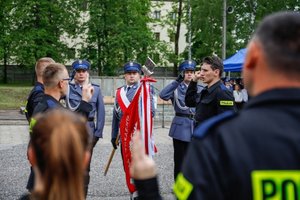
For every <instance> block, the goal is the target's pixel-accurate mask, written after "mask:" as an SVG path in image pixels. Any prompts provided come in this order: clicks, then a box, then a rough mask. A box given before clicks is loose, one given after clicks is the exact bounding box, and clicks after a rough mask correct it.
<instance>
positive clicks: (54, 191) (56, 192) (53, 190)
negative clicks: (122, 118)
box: [20, 108, 90, 200]
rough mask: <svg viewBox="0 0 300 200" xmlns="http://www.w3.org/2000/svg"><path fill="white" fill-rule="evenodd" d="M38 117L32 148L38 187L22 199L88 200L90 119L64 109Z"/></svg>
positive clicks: (30, 153)
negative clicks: (86, 172)
mask: <svg viewBox="0 0 300 200" xmlns="http://www.w3.org/2000/svg"><path fill="white" fill-rule="evenodd" d="M35 118H36V123H35V124H34V126H33V128H32V133H31V135H30V145H29V148H28V157H29V161H30V163H31V165H32V167H33V169H34V172H35V186H34V189H33V191H32V193H31V194H26V195H24V196H22V197H21V198H20V200H26V199H35V200H57V199H60V200H69V199H76V200H84V199H85V197H84V172H85V169H86V167H87V165H88V163H89V160H90V152H89V148H90V137H89V133H88V129H87V126H86V120H85V119H84V118H83V117H82V116H80V115H78V114H76V113H73V112H71V111H68V110H66V109H62V108H60V109H52V110H49V111H47V112H46V113H44V114H39V115H37V116H36V117H35Z"/></svg>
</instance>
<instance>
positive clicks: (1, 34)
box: [0, 0, 14, 83]
mask: <svg viewBox="0 0 300 200" xmlns="http://www.w3.org/2000/svg"><path fill="white" fill-rule="evenodd" d="M11 10H12V0H1V1H0V61H2V63H3V83H7V67H8V64H9V61H10V59H11V56H12V49H13V43H12V41H13V38H14V37H13V32H12V13H11Z"/></svg>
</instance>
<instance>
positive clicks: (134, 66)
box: [111, 62, 155, 149]
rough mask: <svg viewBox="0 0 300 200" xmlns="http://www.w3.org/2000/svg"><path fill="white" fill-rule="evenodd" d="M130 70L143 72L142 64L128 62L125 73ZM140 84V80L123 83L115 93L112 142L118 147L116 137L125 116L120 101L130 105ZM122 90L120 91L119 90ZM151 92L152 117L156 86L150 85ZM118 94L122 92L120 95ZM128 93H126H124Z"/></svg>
mask: <svg viewBox="0 0 300 200" xmlns="http://www.w3.org/2000/svg"><path fill="white" fill-rule="evenodd" d="M128 72H138V73H141V65H140V64H139V63H136V62H128V63H126V64H125V65H124V73H128ZM139 86H140V82H139V81H138V82H137V83H135V84H133V85H131V86H129V85H123V86H122V87H119V88H118V89H117V91H116V95H115V97H116V98H115V102H114V109H113V119H112V132H111V143H112V145H113V147H114V148H115V149H116V148H117V146H116V138H117V136H118V134H119V126H120V122H121V118H122V116H123V112H122V110H121V108H120V105H119V102H118V101H122V102H123V103H125V105H126V106H127V107H128V106H129V104H130V102H131V101H132V99H133V97H134V95H135V94H136V91H137V89H138V88H139ZM118 91H120V92H118ZM122 91H124V92H122ZM150 93H151V102H152V104H151V106H152V117H154V115H155V106H154V98H153V97H154V95H155V91H154V87H153V86H152V85H150ZM117 94H120V96H119V97H118V96H117ZM122 94H126V95H122Z"/></svg>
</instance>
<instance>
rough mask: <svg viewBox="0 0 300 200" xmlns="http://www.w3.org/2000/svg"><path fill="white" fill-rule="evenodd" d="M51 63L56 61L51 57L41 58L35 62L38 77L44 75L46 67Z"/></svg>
mask: <svg viewBox="0 0 300 200" xmlns="http://www.w3.org/2000/svg"><path fill="white" fill-rule="evenodd" d="M51 63H55V61H54V60H53V59H52V58H49V57H43V58H40V59H39V60H38V61H37V62H36V64H35V73H36V75H37V76H38V77H42V75H43V71H44V69H45V68H46V67H47V65H49V64H51Z"/></svg>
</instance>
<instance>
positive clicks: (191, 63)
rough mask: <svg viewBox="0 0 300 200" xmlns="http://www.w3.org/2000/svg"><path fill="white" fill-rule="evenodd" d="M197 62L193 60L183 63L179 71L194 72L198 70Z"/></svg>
mask: <svg viewBox="0 0 300 200" xmlns="http://www.w3.org/2000/svg"><path fill="white" fill-rule="evenodd" d="M196 65H197V64H196V62H195V61H193V60H185V61H183V62H182V63H181V64H180V65H179V69H178V70H179V71H180V72H181V71H187V70H191V71H194V70H195V68H196Z"/></svg>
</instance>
